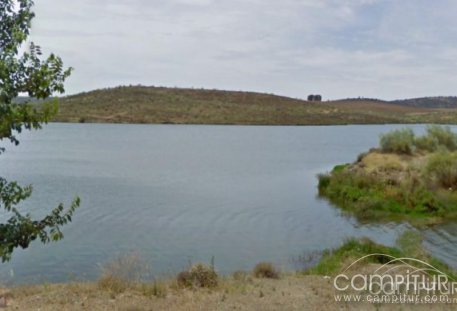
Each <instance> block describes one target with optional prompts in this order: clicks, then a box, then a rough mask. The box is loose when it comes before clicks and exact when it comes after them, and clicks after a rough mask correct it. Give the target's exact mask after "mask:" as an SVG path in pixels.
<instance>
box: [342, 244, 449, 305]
mask: <svg viewBox="0 0 457 311" xmlns="http://www.w3.org/2000/svg"><path fill="white" fill-rule="evenodd" d="M370 257H377V258H378V259H382V260H381V262H384V264H382V265H379V264H378V265H374V264H372V265H360V263H362V262H363V261H366V260H367V259H369V258H370ZM378 261H379V260H378ZM333 286H334V288H335V290H336V294H335V300H336V301H341V302H368V303H416V304H419V303H457V282H456V280H454V278H452V277H451V276H449V275H448V274H446V273H445V272H443V271H441V270H439V269H438V268H436V267H434V266H433V265H431V264H429V263H427V262H425V261H423V260H419V259H416V258H408V257H399V258H397V257H394V256H391V255H387V254H381V253H374V254H369V255H366V256H363V257H361V258H359V259H357V260H356V261H354V262H353V263H351V264H350V265H349V266H348V267H347V268H345V269H344V270H343V271H342V272H341V273H340V274H338V275H337V276H336V277H335V278H334V279H333Z"/></svg>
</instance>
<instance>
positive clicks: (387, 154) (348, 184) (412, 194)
mask: <svg viewBox="0 0 457 311" xmlns="http://www.w3.org/2000/svg"><path fill="white" fill-rule="evenodd" d="M319 194H320V195H322V196H324V197H326V198H329V199H330V200H331V201H332V202H334V203H335V204H337V205H338V206H339V207H341V208H342V209H344V210H345V211H348V212H350V213H352V214H354V215H355V216H356V217H357V218H359V219H361V220H370V221H371V220H376V221H377V220H408V221H410V222H411V223H413V224H424V223H429V224H430V223H437V222H443V221H445V220H450V219H455V218H456V217H457V134H455V133H453V132H452V131H451V130H450V128H449V127H440V126H436V125H435V126H429V127H428V128H427V133H426V134H425V135H423V136H419V137H416V136H415V135H414V133H413V132H412V131H411V130H410V129H403V130H395V131H392V132H390V133H387V134H385V135H383V136H381V139H380V148H378V149H372V150H370V151H369V152H367V153H364V154H361V155H360V156H359V158H358V159H357V161H356V162H355V163H352V164H344V165H338V166H336V167H335V168H334V169H333V170H332V172H330V173H328V174H322V175H320V176H319Z"/></svg>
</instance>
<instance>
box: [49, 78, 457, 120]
mask: <svg viewBox="0 0 457 311" xmlns="http://www.w3.org/2000/svg"><path fill="white" fill-rule="evenodd" d="M434 100H435V101H433V100H431V101H432V103H436V105H433V104H429V105H423V107H422V106H421V105H419V104H418V105H417V106H416V105H410V103H409V102H408V101H406V102H403V101H394V102H388V101H382V100H374V99H347V100H333V101H321V102H316V101H306V100H301V99H296V98H289V97H284V96H277V95H272V94H262V93H254V92H241V91H237V92H235V91H220V90H204V89H180V88H164V87H144V86H128V87H127V86H125V87H116V88H109V89H102V90H95V91H91V92H85V93H80V94H76V95H72V96H67V97H63V98H61V99H60V107H59V112H58V114H57V115H56V117H55V118H54V120H53V121H57V122H81V123H83V122H88V123H147V124H227V125H229V124H230V125H337V124H387V123H389V124H393V123H396V124H400V123H403V124H404V123H446V124H457V113H456V112H455V109H451V108H447V106H446V105H444V106H443V105H442V103H441V102H440V99H439V98H436V99H434Z"/></svg>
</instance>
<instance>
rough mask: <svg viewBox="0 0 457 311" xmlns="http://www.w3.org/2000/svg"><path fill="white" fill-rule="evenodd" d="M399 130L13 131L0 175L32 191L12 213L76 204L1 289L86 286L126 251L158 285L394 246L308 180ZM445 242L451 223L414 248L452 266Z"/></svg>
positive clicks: (73, 127)
mask: <svg viewBox="0 0 457 311" xmlns="http://www.w3.org/2000/svg"><path fill="white" fill-rule="evenodd" d="M399 127H401V126H397V125H396V126H392V125H372V126H366V125H363V126H361V125H359V126H321V127H314V126H306V127H295V126H289V127H280V126H277V127H271V126H202V125H195V126H193V125H183V126H179V125H112V124H58V123H56V124H50V125H47V126H45V127H44V129H43V130H41V131H33V132H24V133H23V134H21V135H20V136H19V137H20V140H21V144H20V145H19V146H18V147H13V146H7V152H6V153H5V154H3V155H1V156H0V172H1V175H2V176H4V177H6V178H7V179H9V180H17V181H19V182H20V183H21V184H24V185H26V184H33V186H34V193H33V195H32V197H31V199H29V200H27V201H26V202H25V204H24V205H23V208H24V209H27V210H30V211H31V212H32V214H34V215H38V216H39V215H43V213H44V212H46V211H48V210H49V209H51V208H53V207H55V206H56V205H57V204H58V203H59V202H64V203H67V204H68V203H69V202H70V201H71V199H72V198H73V197H74V196H75V195H78V196H80V197H81V207H80V208H79V209H78V210H77V212H76V214H75V216H74V219H73V222H72V223H71V224H69V225H67V226H65V227H64V228H63V232H64V234H65V238H64V239H63V240H62V241H60V242H58V243H51V244H48V245H45V246H43V245H42V244H40V243H35V244H33V245H32V246H31V247H30V248H29V249H27V250H18V251H16V252H15V253H14V254H13V260H12V261H11V262H10V263H7V264H1V265H0V282H2V283H10V284H11V283H23V282H42V281H49V282H59V281H67V280H93V279H96V278H97V277H98V276H99V275H100V271H101V269H100V266H101V265H103V263H106V262H107V261H110V260H113V259H115V258H116V257H117V256H119V255H123V254H128V253H130V252H134V253H136V254H139V255H140V256H141V258H143V259H144V260H145V261H146V263H147V264H148V265H149V266H150V268H151V271H152V273H153V274H154V275H155V276H167V275H172V274H174V273H176V272H177V271H180V270H181V269H183V268H185V267H186V266H187V265H188V264H189V262H197V261H203V262H210V260H211V258H212V257H214V262H215V266H216V269H217V270H218V271H220V272H222V273H230V272H232V271H234V270H239V269H251V268H252V267H253V266H254V265H255V264H256V263H257V262H259V261H272V262H274V263H275V264H277V265H278V266H280V267H282V268H284V269H291V268H293V267H294V262H296V258H298V257H299V256H301V255H306V254H310V253H313V252H316V251H321V250H323V249H326V248H329V247H336V246H338V245H340V244H341V243H342V242H344V240H345V239H347V238H349V237H360V236H367V237H369V238H372V239H373V240H375V241H377V242H380V243H384V244H388V245H393V244H394V242H395V239H396V237H397V236H398V234H399V233H401V232H402V231H403V230H405V228H407V226H406V225H402V224H383V225H373V224H372V225H366V224H359V223H358V222H357V221H356V220H354V219H352V218H350V217H347V216H343V215H341V213H340V211H339V210H338V209H336V208H335V207H333V206H332V205H331V204H329V203H328V202H327V201H325V200H321V199H319V198H317V197H316V195H317V188H316V185H317V179H316V174H318V173H319V172H325V171H328V170H330V169H331V168H332V167H333V166H334V165H336V164H340V163H344V162H352V161H353V160H355V158H356V157H357V155H358V154H359V153H361V152H363V151H366V150H367V149H368V148H370V147H373V146H376V145H377V143H378V138H379V134H380V133H384V132H387V131H389V130H391V129H393V128H399ZM411 127H412V128H413V129H415V130H416V131H417V132H422V131H423V130H424V126H421V125H417V126H411ZM6 216H7V215H5V214H4V212H3V210H2V211H0V220H1V219H5V217H6ZM456 235H457V226H456V224H448V225H445V226H440V227H435V228H430V229H428V230H426V232H425V236H426V240H425V243H424V244H425V246H426V247H427V248H428V249H429V250H431V251H432V252H433V253H434V254H435V255H437V256H439V257H440V258H443V259H445V260H446V261H447V262H448V263H450V264H451V265H454V267H455V263H456V259H457V251H456V249H457V247H456V246H457V238H456Z"/></svg>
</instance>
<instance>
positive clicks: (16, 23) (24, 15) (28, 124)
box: [0, 0, 79, 262]
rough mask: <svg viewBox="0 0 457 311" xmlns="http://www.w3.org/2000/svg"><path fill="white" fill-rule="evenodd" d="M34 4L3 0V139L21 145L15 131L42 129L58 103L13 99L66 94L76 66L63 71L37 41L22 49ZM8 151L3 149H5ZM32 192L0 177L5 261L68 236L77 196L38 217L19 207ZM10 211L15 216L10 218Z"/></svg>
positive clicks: (0, 245) (0, 240) (0, 247)
mask: <svg viewBox="0 0 457 311" xmlns="http://www.w3.org/2000/svg"><path fill="white" fill-rule="evenodd" d="M32 6H33V1H31V0H0V140H5V139H6V140H9V141H11V142H12V143H14V144H16V145H17V144H19V141H18V139H17V138H16V136H15V134H16V133H20V132H21V131H22V130H23V129H27V130H30V129H38V128H40V127H41V124H42V123H43V122H47V121H48V120H49V118H50V117H51V116H52V115H53V114H55V112H56V111H57V106H56V105H52V104H49V105H44V106H43V107H44V108H42V109H37V108H35V107H34V106H32V105H30V104H27V103H21V104H19V103H16V102H13V99H14V98H16V97H17V96H18V95H19V94H21V93H27V94H28V95H29V96H30V97H33V98H37V99H45V98H48V97H49V96H51V95H52V93H54V92H59V93H63V92H64V86H63V82H64V80H65V79H66V78H67V77H68V76H69V75H70V73H71V68H69V69H64V68H63V63H62V60H61V59H60V58H59V57H58V56H55V55H54V54H51V55H50V56H49V57H47V58H46V59H41V49H40V47H39V46H37V45H34V44H33V43H31V44H30V46H29V49H28V51H27V52H25V53H22V54H21V53H20V52H19V48H20V47H21V46H22V44H23V43H24V42H25V41H26V40H27V37H28V35H29V32H30V27H31V21H32V19H33V17H34V13H33V12H32V10H31V9H32ZM3 151H4V148H0V153H1V152H3ZM31 194H32V187H31V186H26V187H21V186H19V185H18V184H17V183H16V182H8V181H7V180H6V179H4V178H1V177H0V209H4V210H5V212H1V213H0V215H1V219H2V221H3V222H2V223H0V258H1V260H2V262H4V261H8V260H9V259H10V258H11V254H12V253H13V251H14V249H16V248H18V247H21V248H27V247H28V246H29V244H30V243H31V242H32V241H33V240H35V239H37V238H39V239H40V240H41V242H43V243H47V242H49V241H57V240H60V239H61V238H62V237H63V235H62V232H61V231H60V227H61V226H62V225H64V224H66V223H68V222H69V221H71V218H72V215H73V212H74V211H75V209H76V208H77V207H78V206H79V198H76V199H75V200H74V201H73V203H72V204H71V206H70V207H69V208H68V209H67V210H65V209H64V206H63V205H62V204H60V205H59V206H57V207H56V208H54V209H53V210H52V211H51V212H50V213H49V214H48V215H47V216H45V217H43V218H42V219H39V220H34V219H32V217H31V215H30V214H29V213H26V214H23V213H22V212H21V211H20V209H19V208H18V207H17V206H18V204H19V203H20V202H22V201H24V200H25V199H27V198H29V197H30V195H31ZM8 214H11V216H10V217H9V218H8V217H7V215H8Z"/></svg>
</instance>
